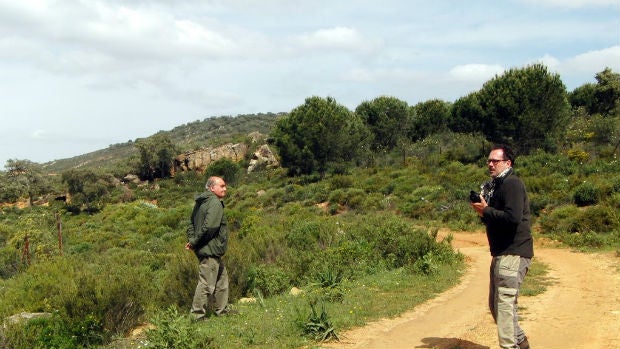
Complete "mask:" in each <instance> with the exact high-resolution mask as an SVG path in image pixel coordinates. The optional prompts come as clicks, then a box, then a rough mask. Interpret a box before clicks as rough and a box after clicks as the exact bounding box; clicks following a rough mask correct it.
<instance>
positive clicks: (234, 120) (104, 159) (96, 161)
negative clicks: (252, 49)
mask: <svg viewBox="0 0 620 349" xmlns="http://www.w3.org/2000/svg"><path fill="white" fill-rule="evenodd" d="M282 115H285V113H259V114H246V115H237V116H219V117H210V118H206V119H204V120H196V121H194V122H190V123H187V124H185V125H180V126H177V127H175V128H173V129H172V130H168V131H164V130H162V131H159V132H158V133H162V132H163V133H166V134H167V135H168V137H170V140H171V141H172V142H173V143H174V144H175V145H176V146H177V148H178V150H179V152H180V153H182V152H184V151H187V150H193V149H197V148H201V147H209V146H217V145H220V144H222V143H226V142H230V141H239V140H240V139H242V138H243V137H245V136H246V135H247V134H248V133H250V132H260V133H262V134H269V132H270V131H271V128H272V126H273V125H274V123H275V121H276V120H277V118H278V117H279V116H282ZM138 140H139V139H136V140H134V141H129V142H125V143H117V144H112V145H110V146H109V147H108V148H106V149H100V150H97V151H94V152H91V153H87V154H83V155H79V156H75V157H72V158H66V159H60V160H55V161H50V162H47V163H45V164H43V168H44V169H45V171H47V172H48V173H61V172H63V171H66V170H68V169H71V168H77V167H80V168H112V167H115V166H116V165H118V164H119V163H122V162H124V161H126V160H127V159H129V158H130V157H131V156H132V155H134V154H137V151H136V148H135V147H134V143H135V142H136V141H138Z"/></svg>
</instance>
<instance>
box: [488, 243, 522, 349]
mask: <svg viewBox="0 0 620 349" xmlns="http://www.w3.org/2000/svg"><path fill="white" fill-rule="evenodd" d="M530 263H531V259H530V258H524V257H520V256H515V255H506V256H495V257H493V260H492V261H491V273H490V274H491V275H490V285H489V310H491V314H492V315H493V319H494V320H495V323H496V324H497V334H498V337H499V345H500V347H501V348H502V349H519V345H518V343H521V342H522V341H523V340H524V339H525V333H524V332H523V330H522V329H521V327H520V326H519V315H518V314H517V304H518V302H517V298H518V297H519V289H520V288H521V283H522V282H523V279H524V278H525V275H526V274H527V271H528V269H529V266H530Z"/></svg>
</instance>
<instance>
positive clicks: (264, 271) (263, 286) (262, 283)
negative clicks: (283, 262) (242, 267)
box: [247, 265, 291, 297]
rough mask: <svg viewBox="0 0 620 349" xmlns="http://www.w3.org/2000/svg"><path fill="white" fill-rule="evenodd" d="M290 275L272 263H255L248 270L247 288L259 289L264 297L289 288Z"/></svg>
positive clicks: (250, 289) (252, 290) (251, 289)
mask: <svg viewBox="0 0 620 349" xmlns="http://www.w3.org/2000/svg"><path fill="white" fill-rule="evenodd" d="M290 285H291V277H290V276H289V275H288V273H287V272H286V271H284V270H282V269H281V268H279V267H277V266H274V265H257V266H254V267H252V268H250V270H249V271H248V286H247V288H248V290H249V291H251V292H254V290H258V291H260V293H261V294H263V295H264V296H266V297H269V296H273V295H276V294H280V293H282V292H284V291H286V290H287V289H288V288H290Z"/></svg>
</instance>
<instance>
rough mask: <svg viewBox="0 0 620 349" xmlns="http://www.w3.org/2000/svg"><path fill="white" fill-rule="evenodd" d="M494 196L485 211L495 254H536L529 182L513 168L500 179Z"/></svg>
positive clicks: (527, 255)
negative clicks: (526, 182) (525, 183)
mask: <svg viewBox="0 0 620 349" xmlns="http://www.w3.org/2000/svg"><path fill="white" fill-rule="evenodd" d="M494 181H495V187H494V191H493V195H492V196H491V198H490V200H489V202H488V205H489V206H487V207H485V208H484V210H483V211H482V221H483V222H484V223H485V225H486V228H487V238H488V240H489V246H490V247H491V255H492V256H502V255H517V256H521V257H526V258H532V257H533V256H534V242H533V239H532V233H531V231H530V220H531V216H530V202H529V200H528V198H527V193H526V191H525V185H524V184H523V182H522V181H521V179H519V177H517V176H515V175H513V174H512V171H511V172H510V173H509V174H508V175H507V176H506V177H503V178H496V179H494Z"/></svg>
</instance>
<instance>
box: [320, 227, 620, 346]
mask: <svg viewBox="0 0 620 349" xmlns="http://www.w3.org/2000/svg"><path fill="white" fill-rule="evenodd" d="M453 235H454V240H453V246H455V248H457V249H458V250H460V251H461V252H462V253H463V254H465V255H466V256H467V261H468V265H469V268H468V270H467V272H466V274H465V275H464V277H463V279H462V282H461V283H460V284H459V285H457V286H456V287H454V288H452V289H450V290H448V291H446V292H444V293H442V294H441V295H439V296H438V297H437V298H434V299H432V300H430V301H428V302H426V303H424V304H422V305H419V306H417V307H415V308H414V309H412V310H410V311H408V312H406V313H404V314H402V315H401V316H400V317H398V318H392V319H382V320H380V321H377V322H373V323H371V324H368V325H367V326H364V327H361V328H356V329H353V330H350V331H348V332H345V333H339V336H340V338H341V340H340V342H336V343H326V344H324V345H323V347H325V348H346V349H352V348H365V349H367V348H368V349H370V348H386V349H400V348H435V349H452V348H457V347H458V348H461V349H489V348H498V345H497V336H496V327H495V324H494V323H493V319H492V317H491V315H490V313H489V312H488V310H487V293H488V268H489V263H490V255H489V252H488V247H487V242H486V237H485V235H484V233H453ZM534 253H535V255H536V256H535V257H534V258H536V259H538V260H540V261H542V262H544V263H545V264H547V265H548V266H549V269H550V270H549V276H550V277H551V278H552V279H553V280H554V284H553V285H551V286H549V287H548V289H547V291H546V292H544V293H543V294H540V295H537V296H534V297H520V298H519V306H520V308H522V310H521V312H520V315H521V321H520V323H521V327H522V328H523V329H524V330H525V332H526V334H527V336H528V339H529V342H530V345H531V347H532V348H534V349H556V348H557V349H560V348H570V349H620V271H619V270H620V269H619V267H620V258H618V257H616V256H615V254H614V253H597V254H584V253H576V252H571V251H569V250H567V249H560V248H553V247H552V246H550V245H546V244H544V243H543V242H541V241H537V242H536V246H535V250H534Z"/></svg>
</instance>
